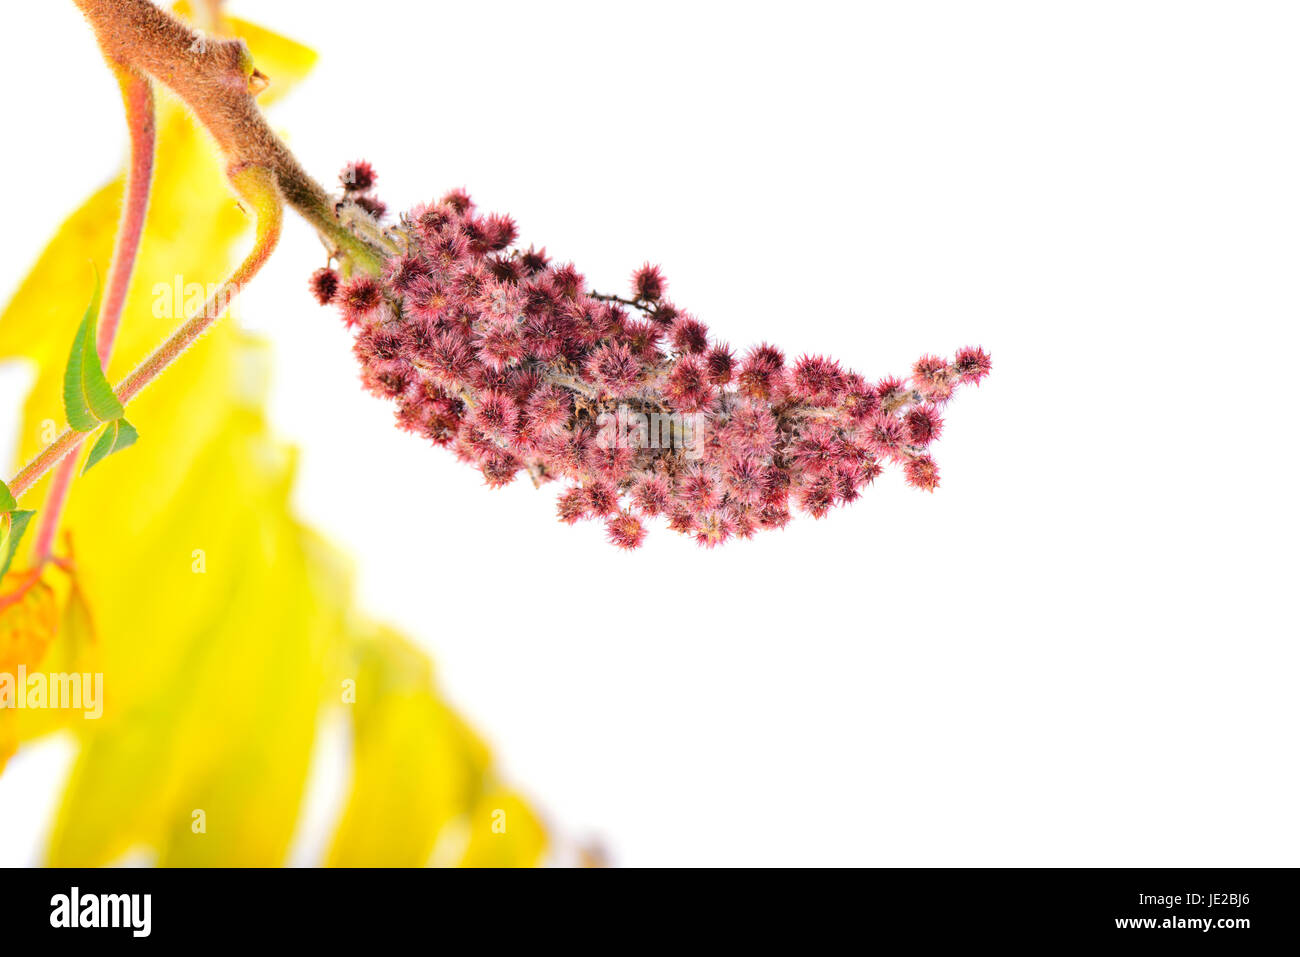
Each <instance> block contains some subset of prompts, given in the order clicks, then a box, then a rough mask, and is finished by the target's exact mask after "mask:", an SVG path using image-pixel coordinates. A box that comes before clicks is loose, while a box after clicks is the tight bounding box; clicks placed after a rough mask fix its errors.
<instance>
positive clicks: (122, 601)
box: [0, 19, 545, 866]
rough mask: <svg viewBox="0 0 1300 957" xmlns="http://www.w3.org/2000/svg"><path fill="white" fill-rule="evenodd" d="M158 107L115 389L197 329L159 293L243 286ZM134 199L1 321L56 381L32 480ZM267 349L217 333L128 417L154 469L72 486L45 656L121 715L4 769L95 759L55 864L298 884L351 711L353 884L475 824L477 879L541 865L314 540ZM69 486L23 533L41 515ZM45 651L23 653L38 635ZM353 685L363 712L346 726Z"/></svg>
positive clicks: (227, 215) (197, 168) (30, 423)
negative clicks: (300, 503) (154, 153)
mask: <svg viewBox="0 0 1300 957" xmlns="http://www.w3.org/2000/svg"><path fill="white" fill-rule="evenodd" d="M227 23H228V24H230V25H233V28H234V30H235V32H237V33H238V34H239V35H241V36H243V37H244V39H245V40H246V41H247V43H248V45H249V48H250V50H251V53H252V56H253V60H254V62H255V63H257V64H258V65H259V67H261V68H262V69H263V70H264V72H267V73H268V74H270V75H271V77H272V80H273V86H272V91H274V93H275V95H277V96H278V95H283V93H284V92H286V91H287V90H288V89H289V88H290V87H291V86H292V85H293V83H294V82H295V81H296V80H297V79H299V78H300V77H301V76H302V75H303V74H304V73H305V72H306V70H307V69H308V68H309V66H310V64H311V62H312V59H313V55H312V54H311V52H310V51H308V50H306V48H304V47H301V46H300V45H298V44H295V43H292V42H290V41H287V40H285V39H283V38H281V37H278V36H276V35H275V34H272V33H270V32H268V31H265V30H262V29H260V28H255V27H252V26H250V25H247V24H242V23H240V22H238V21H234V20H233V19H232V20H228V21H227ZM106 76H107V75H106ZM269 95H271V91H268V93H267V94H265V95H264V99H265V98H266V96H269ZM159 99H160V103H159V116H158V143H159V155H158V161H157V163H156V173H155V180H154V187H153V196H152V199H151V203H150V207H149V214H148V218H147V222H146V232H145V238H144V241H143V244H142V246H141V250H140V254H139V257H138V260H137V266H136V273H135V276H134V278H133V282H132V286H131V291H130V295H129V297H128V301H127V306H126V311H125V314H124V319H123V323H122V327H121V332H120V334H119V338H118V344H117V348H116V350H115V352H114V354H113V357H112V360H111V362H110V364H109V368H108V375H109V378H110V380H112V381H117V380H118V379H120V378H121V376H122V375H123V373H124V372H125V371H127V370H129V369H130V368H131V367H133V366H134V365H135V364H136V363H137V362H138V361H139V360H140V359H141V358H142V357H143V356H144V355H146V354H147V353H148V352H149V351H151V350H152V349H153V348H154V346H156V345H157V344H158V343H159V342H160V341H161V340H162V339H163V338H164V337H165V336H166V335H167V334H168V333H169V332H170V331H171V329H172V328H173V327H174V326H175V325H177V324H178V321H179V318H180V317H174V316H172V315H169V314H168V310H167V309H166V308H162V309H157V308H155V305H157V304H159V303H164V302H165V301H166V299H167V297H166V296H165V295H164V296H162V297H160V296H159V294H158V291H157V290H159V289H164V288H173V287H174V286H175V285H176V284H177V283H178V282H179V283H180V284H181V286H182V288H183V287H184V286H186V285H188V284H191V283H199V284H201V285H203V286H204V287H205V288H206V287H207V285H208V284H209V283H217V282H219V281H221V280H222V279H223V278H224V277H225V275H227V274H228V272H229V271H230V270H231V268H232V267H233V265H234V262H235V261H236V259H237V257H238V255H240V254H241V253H242V248H241V246H242V245H244V244H246V243H247V234H248V232H249V230H248V222H247V220H246V218H245V217H244V215H243V214H242V213H241V212H240V211H239V210H238V208H237V206H236V204H235V202H234V201H233V199H232V198H231V195H230V193H229V191H228V189H227V187H226V184H225V182H224V178H223V175H222V171H221V168H220V162H219V160H218V158H217V157H216V156H215V155H214V153H213V150H212V147H211V144H210V141H209V140H208V139H207V138H206V136H205V135H204V134H203V133H201V132H200V131H199V130H197V129H196V128H195V126H194V124H193V121H192V119H191V117H190V116H189V114H188V113H187V112H186V111H185V110H184V109H183V108H181V107H180V106H179V105H178V104H176V103H175V102H174V101H172V100H171V99H170V98H169V97H167V96H166V95H160V97H159ZM120 195H121V182H120V181H118V182H115V183H112V184H110V185H109V186H107V187H105V188H104V189H102V190H100V191H99V192H97V193H95V194H94V195H93V196H92V197H91V198H90V199H89V200H88V201H87V202H86V204H85V205H83V206H82V207H81V208H80V209H79V210H77V211H76V212H75V213H74V214H73V215H72V216H71V217H70V218H69V219H68V220H67V222H65V223H64V225H63V227H62V228H61V229H60V231H59V233H58V235H57V236H56V237H55V238H54V240H53V241H52V242H51V243H50V245H49V246H48V247H47V249H46V250H45V252H44V253H43V254H42V256H41V257H40V259H39V260H38V262H37V263H36V266H35V267H34V268H33V270H32V272H31V274H30V275H29V276H28V277H27V279H26V281H25V282H24V283H23V284H22V286H21V287H20V288H19V290H18V292H17V294H16V295H15V296H14V299H13V300H12V302H11V303H10V304H9V306H8V308H7V309H6V310H5V311H4V313H3V315H0V357H24V358H28V359H33V360H35V361H36V362H37V363H38V376H37V380H36V384H35V386H34V387H33V390H32V392H31V394H30V396H29V397H28V400H27V402H26V405H25V407H24V409H23V427H22V433H21V448H20V457H21V458H22V459H26V458H27V457H29V456H30V455H32V454H33V453H34V452H36V451H37V450H39V448H41V447H42V446H43V444H44V443H45V442H46V441H48V438H49V435H48V421H47V420H53V421H54V422H58V423H61V422H62V421H63V415H62V410H61V400H60V391H59V384H60V380H61V375H62V362H63V358H64V357H65V356H66V353H67V348H68V344H69V343H70V341H71V338H72V335H73V333H74V331H75V329H76V324H77V322H78V320H79V317H80V310H81V308H83V307H84V303H85V301H86V299H87V297H88V295H89V291H90V287H91V283H92V270H91V268H90V263H91V262H94V263H97V264H98V265H99V267H100V269H101V271H102V270H103V269H104V268H105V267H106V266H107V263H108V260H109V257H110V254H111V249H112V241H113V235H114V231H115V224H116V217H117V212H118V206H119V203H120ZM275 273H276V269H275V267H274V266H273V267H272V268H271V269H270V270H269V272H268V274H267V275H265V277H264V279H263V280H261V281H274V279H275ZM78 304H80V305H78ZM266 348H267V347H266V346H265V344H263V343H261V342H259V341H257V340H255V339H253V338H251V337H250V336H248V335H246V334H244V333H242V332H241V331H240V330H239V329H238V328H237V327H236V325H234V324H233V323H232V322H231V321H230V320H228V319H223V320H222V321H220V322H218V323H216V324H215V326H214V327H213V329H212V330H211V331H210V332H209V333H208V334H207V335H206V336H205V337H204V338H203V339H202V340H201V341H200V342H199V343H198V344H197V345H196V346H195V347H194V348H193V349H191V350H190V351H189V352H188V353H186V354H185V355H184V356H182V357H181V358H180V359H179V360H178V361H177V362H176V363H175V364H174V365H173V366H172V367H171V368H170V369H168V371H167V372H166V374H165V375H164V376H163V377H162V378H161V379H159V380H158V382H156V383H155V384H154V385H152V386H151V387H150V388H149V389H148V390H146V391H145V392H144V393H143V394H142V395H141V396H139V397H138V398H137V399H136V400H134V401H133V402H132V403H131V406H130V409H129V414H130V418H131V421H132V422H133V423H134V424H135V425H136V426H138V428H139V430H140V433H141V435H142V436H143V438H142V439H141V441H140V442H139V443H137V444H136V445H135V446H134V447H133V448H132V450H131V453H130V454H129V455H124V456H114V457H113V458H112V459H110V460H108V461H107V462H106V463H105V464H104V465H102V466H99V467H97V468H96V469H95V470H94V471H93V472H91V473H90V474H89V475H88V476H87V477H85V478H82V479H79V480H78V481H77V482H76V483H75V484H74V486H73V490H72V495H71V498H70V500H69V506H68V509H67V512H66V515H65V519H64V527H65V528H66V529H67V530H68V531H69V534H70V537H71V540H72V542H73V543H74V544H75V549H76V556H75V566H76V577H75V579H70V580H69V581H68V583H67V584H66V586H65V592H66V594H65V595H63V596H62V597H61V598H59V599H57V600H56V601H55V603H54V604H53V605H52V608H53V609H61V611H55V610H45V609H44V606H42V608H41V610H40V614H42V615H45V616H46V619H48V620H49V621H54V620H55V619H56V618H57V617H58V616H59V615H61V616H62V622H61V625H60V627H59V629H58V631H57V634H56V635H55V636H54V637H53V639H52V640H51V641H48V642H47V644H48V645H49V650H48V652H45V650H44V649H41V650H42V653H44V654H45V655H46V657H47V659H48V661H49V663H50V664H51V666H53V665H54V664H58V665H60V666H61V667H67V668H69V669H73V668H75V669H76V670H79V671H85V670H87V668H89V667H93V668H96V669H99V670H101V671H102V674H103V687H104V713H103V716H102V717H101V718H99V719H98V720H64V721H62V722H60V721H57V720H54V719H52V718H51V719H46V720H33V721H31V722H17V723H16V727H15V726H13V725H11V724H9V723H7V722H6V721H0V755H2V754H3V747H4V736H5V734H6V733H8V734H9V735H10V736H11V738H13V737H17V738H19V739H21V740H26V739H29V738H30V737H32V736H34V735H36V734H40V733H43V732H45V731H47V730H50V729H51V728H53V727H56V726H58V725H59V724H60V723H63V724H68V725H70V726H72V727H74V729H75V731H76V733H77V735H78V737H79V739H80V741H81V748H80V751H79V754H78V757H77V760H76V763H75V766H74V768H73V772H72V775H71V778H70V780H69V782H68V785H67V789H66V792H65V794H64V796H63V803H62V807H61V809H60V812H59V815H58V818H57V821H56V824H55V828H54V833H53V835H52V838H51V844H50V849H49V859H50V863H52V864H55V865H90V866H93V865H102V864H108V863H112V862H114V861H117V860H119V859H120V858H122V856H123V855H125V854H127V853H129V852H131V851H132V850H134V849H144V850H146V851H148V852H152V853H153V854H155V855H156V857H157V860H158V862H159V863H161V864H166V865H275V864H279V863H282V862H283V860H284V857H285V853H286V851H287V849H288V847H289V844H290V841H291V839H292V837H293V835H294V833H295V828H296V827H297V821H298V815H299V809H300V805H301V803H302V798H303V791H304V787H305V782H306V777H307V769H308V763H309V760H310V757H311V752H312V748H313V745H314V743H315V740H316V734H317V727H318V722H319V719H320V718H321V716H322V714H323V713H324V711H325V709H327V708H349V709H351V715H352V717H353V720H354V725H355V734H354V738H355V756H354V761H353V764H354V768H355V775H354V781H353V791H352V794H351V796H350V798H349V801H348V805H347V809H346V812H345V814H344V816H343V820H342V821H341V822H340V825H339V830H338V834H337V837H336V839H335V841H334V844H333V849H332V851H331V854H330V860H331V862H333V863H339V864H411V865H422V864H425V863H427V862H428V861H429V860H430V856H431V854H432V853H433V851H434V849H435V846H436V845H439V844H440V843H443V839H444V835H445V834H447V833H450V832H451V831H452V830H453V827H452V825H454V824H457V823H459V824H460V825H462V826H463V829H467V834H468V837H467V841H468V844H467V845H466V847H467V850H466V853H465V855H464V859H465V862H466V863H501V864H512V865H513V864H533V863H536V862H537V861H538V859H539V858H540V855H541V853H542V850H543V848H544V844H545V837H544V833H543V831H542V829H541V827H540V825H539V824H538V823H537V821H536V819H535V818H534V817H533V816H532V815H531V813H530V812H529V811H528V809H527V807H526V806H525V805H524V804H523V803H522V802H521V801H519V800H518V799H517V798H514V797H512V796H509V795H503V796H502V797H499V798H497V797H490V796H491V795H493V794H496V793H498V789H499V785H498V784H496V783H495V779H494V777H493V774H492V771H491V768H490V757H489V755H488V752H487V749H486V748H485V747H484V746H483V745H482V744H481V743H480V742H479V741H478V740H477V738H476V737H475V736H474V735H473V734H472V733H471V732H470V731H469V730H468V729H467V728H466V727H465V726H464V724H463V723H462V722H461V721H460V719H459V718H458V717H457V716H456V715H455V714H454V713H453V712H452V711H451V710H450V709H448V708H447V706H446V705H445V704H444V703H443V702H442V701H441V699H440V698H439V697H438V696H437V693H436V691H435V690H434V684H433V677H432V674H431V669H430V666H429V663H428V661H427V659H426V658H425V657H424V656H423V655H422V654H421V653H420V652H419V651H418V650H416V649H415V648H413V647H412V646H411V645H409V644H408V643H407V642H405V641H404V640H402V639H401V638H399V637H398V636H396V635H393V634H391V633H389V632H387V631H383V630H381V629H376V628H375V627H374V626H372V625H369V624H368V623H366V622H365V621H363V620H361V619H360V618H359V616H358V615H357V614H356V612H355V611H354V610H353V609H352V607H351V593H350V581H349V579H350V574H349V569H348V568H347V566H346V563H345V562H344V561H342V560H341V559H340V558H339V556H338V555H337V554H336V553H335V552H334V551H333V550H331V549H330V548H329V547H328V546H326V545H325V544H323V543H322V542H321V541H320V540H319V539H318V538H317V537H316V536H315V535H314V534H313V533H312V532H311V531H310V529H307V528H305V527H304V526H303V525H302V524H301V523H300V522H299V521H298V520H296V519H295V518H294V517H293V515H292V514H291V512H290V510H289V494H290V489H291V486H292V481H293V471H294V456H293V453H292V451H291V450H290V449H289V448H287V447H286V446H284V445H282V444H281V443H279V442H277V441H276V440H275V439H274V437H273V436H272V435H271V433H270V431H269V429H268V426H267V423H266V420H265V418H264V416H263V413H262V411H261V410H262V406H263V403H264V398H265V381H264V370H265V369H266V368H267V366H268V365H269V363H268V361H267V357H266ZM46 484H48V483H42V484H41V485H40V486H38V488H37V489H36V490H34V491H33V492H32V493H29V494H28V495H27V496H25V497H24V500H23V502H22V505H23V507H24V508H37V509H39V508H40V507H41V500H42V496H43V495H44V494H45V485H46ZM28 613H30V614H36V613H37V610H36V609H35V608H34V607H33V608H31V609H28ZM46 619H42V621H43V622H44V621H45V620H46ZM14 620H15V622H16V621H17V619H14ZM28 624H30V622H29V623H28ZM41 627H45V625H44V624H42V626H41ZM23 628H25V629H26V630H24V631H22V633H23V635H25V636H26V637H24V638H23V639H22V640H24V641H31V640H34V638H33V636H36V635H38V633H39V629H35V628H27V626H23ZM50 629H51V631H53V626H52V625H51V626H50ZM20 630H21V629H20ZM15 634H18V632H15ZM15 643H17V639H15ZM29 651H30V649H29ZM346 681H353V682H354V689H355V692H356V696H355V704H353V703H350V702H347V701H345V700H341V697H340V694H339V688H340V687H341V686H343V683H344V682H346ZM485 801H487V802H488V803H493V802H496V803H497V804H501V805H502V806H505V805H506V804H508V805H509V808H508V814H509V816H510V825H509V828H508V829H507V831H506V832H505V833H498V834H495V835H493V836H495V837H496V838H498V840H496V841H487V838H486V837H484V836H480V834H479V825H478V822H479V819H480V818H481V817H482V814H483V813H484V811H485V810H486V809H487V808H486V805H485V804H484V802H485ZM487 833H488V834H492V832H490V831H489V832H487ZM484 841H487V843H486V844H485V843H484Z"/></svg>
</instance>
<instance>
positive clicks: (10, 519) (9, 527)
mask: <svg viewBox="0 0 1300 957" xmlns="http://www.w3.org/2000/svg"><path fill="white" fill-rule="evenodd" d="M5 491H8V489H5ZM35 514H36V513H35V512H32V511H18V512H5V513H4V515H0V577H3V576H4V574H5V573H6V572H7V571H9V563H10V562H11V561H13V558H14V553H15V552H16V551H18V543H19V542H21V541H22V539H23V532H25V531H27V523H28V522H30V521H31V520H32V516H33V515H35Z"/></svg>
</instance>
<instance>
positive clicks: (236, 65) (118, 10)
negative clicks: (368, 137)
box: [74, 0, 383, 272]
mask: <svg viewBox="0 0 1300 957" xmlns="http://www.w3.org/2000/svg"><path fill="white" fill-rule="evenodd" d="M74 2H75V3H76V4H77V6H78V7H79V8H80V9H81V11H82V13H83V14H84V15H85V17H86V19H87V20H88V21H89V22H90V25H91V27H92V28H93V29H94V31H95V35H96V37H97V38H98V40H99V45H100V47H101V49H102V50H103V51H104V55H105V57H106V58H108V60H109V61H110V62H116V63H122V64H126V65H128V66H130V67H133V68H134V69H136V70H138V71H140V72H141V73H144V74H147V75H148V76H150V77H152V78H153V79H154V80H155V81H156V82H158V83H162V84H163V85H165V86H166V87H168V88H169V89H170V90H172V92H174V93H175V94H176V95H177V96H179V97H180V98H181V99H182V100H183V101H184V102H185V104H186V105H187V106H188V107H189V108H190V109H191V110H192V111H193V112H194V114H195V116H197V117H198V119H199V121H200V122H201V123H202V124H203V125H204V126H205V127H206V128H207V130H208V132H209V133H211V134H212V137H213V139H215V140H216V142H217V145H218V146H219V147H220V148H221V152H222V154H223V156H224V158H225V160H226V164H227V169H228V171H229V172H232V173H233V172H237V171H239V170H241V169H247V168H249V167H262V168H264V169H268V170H270V171H271V173H272V174H273V175H274V177H275V179H276V184H277V185H278V186H279V189H280V192H281V194H282V195H283V196H284V198H285V201H286V202H288V203H289V205H290V206H292V207H293V208H294V209H296V210H297V211H298V213H299V214H300V215H302V216H303V218H305V219H306V220H307V221H308V222H310V223H311V224H312V225H313V226H314V227H315V228H316V229H317V231H318V232H320V233H321V234H322V235H323V236H324V237H325V238H326V240H327V241H328V242H330V243H331V244H333V245H334V246H335V247H337V248H338V249H339V251H340V252H341V253H342V254H343V255H344V256H346V257H347V258H349V259H351V260H352V262H353V265H356V266H359V267H361V268H363V269H366V270H368V271H372V272H373V271H376V270H377V269H378V264H379V262H380V261H381V260H382V258H383V257H382V252H381V251H380V250H378V249H376V248H374V246H373V245H371V244H370V243H368V242H366V241H364V240H362V239H360V238H358V237H357V236H356V235H355V234H353V233H352V232H351V231H349V230H347V229H345V228H344V227H343V226H342V225H341V224H340V223H339V222H338V220H337V219H336V218H335V216H334V212H333V202H332V200H331V198H330V196H329V194H328V193H326V191H325V189H324V188H323V187H322V186H321V185H320V184H319V183H317V182H316V181H315V180H314V179H312V178H311V177H310V176H309V175H308V174H307V172H306V171H305V170H304V169H303V168H302V166H301V165H300V164H299V163H298V161H297V159H296V158H295V157H294V156H293V154H292V153H291V152H289V148H288V147H287V146H285V144H284V142H283V141H282V140H281V139H280V138H279V137H278V136H276V135H275V133H274V131H273V130H272V129H271V127H270V126H269V125H268V124H267V122H266V118H265V117H264V116H263V115H262V111H261V109H260V108H259V107H258V105H257V101H256V99H255V98H254V97H255V94H256V93H257V92H258V91H259V90H260V89H263V88H264V87H265V84H266V77H264V76H263V75H262V74H261V73H259V72H258V71H257V69H256V68H255V67H254V65H253V61H252V57H251V56H250V55H249V52H248V48H247V47H246V46H245V45H244V42H243V41H242V40H238V39H230V38H222V37H213V36H210V35H207V34H203V33H200V32H198V31H196V30H194V29H192V28H191V27H190V26H188V25H187V24H185V23H184V22H182V21H181V20H179V19H177V18H176V17H174V16H172V15H171V14H170V13H167V12H166V11H164V10H161V9H159V8H158V7H157V6H155V5H154V4H153V3H150V2H149V0H74Z"/></svg>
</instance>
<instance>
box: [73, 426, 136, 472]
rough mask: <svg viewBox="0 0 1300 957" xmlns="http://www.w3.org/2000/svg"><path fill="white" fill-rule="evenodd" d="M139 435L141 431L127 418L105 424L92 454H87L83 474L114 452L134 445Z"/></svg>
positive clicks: (92, 449) (91, 451)
mask: <svg viewBox="0 0 1300 957" xmlns="http://www.w3.org/2000/svg"><path fill="white" fill-rule="evenodd" d="M139 437H140V433H139V432H137V431H136V430H135V426H134V425H132V424H131V423H130V422H128V421H126V419H122V418H118V419H114V420H113V421H112V422H110V423H108V425H106V426H104V431H103V432H101V433H99V438H98V439H96V440H95V444H94V446H93V447H92V448H91V450H90V455H88V456H86V465H85V468H83V469H82V470H81V474H82V475H85V474H86V473H87V472H89V471H90V467H91V466H92V465H95V464H96V463H97V462H99V461H100V460H101V459H105V458H108V456H110V455H112V454H113V453H114V452H120V451H121V450H122V449H124V448H126V447H127V446H128V445H133V444H134V443H135V440H136V439H138V438H139Z"/></svg>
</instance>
